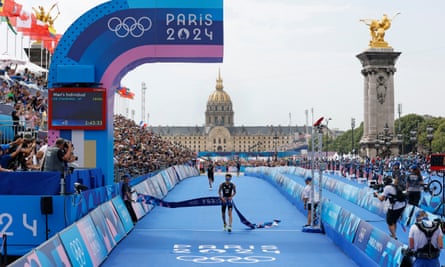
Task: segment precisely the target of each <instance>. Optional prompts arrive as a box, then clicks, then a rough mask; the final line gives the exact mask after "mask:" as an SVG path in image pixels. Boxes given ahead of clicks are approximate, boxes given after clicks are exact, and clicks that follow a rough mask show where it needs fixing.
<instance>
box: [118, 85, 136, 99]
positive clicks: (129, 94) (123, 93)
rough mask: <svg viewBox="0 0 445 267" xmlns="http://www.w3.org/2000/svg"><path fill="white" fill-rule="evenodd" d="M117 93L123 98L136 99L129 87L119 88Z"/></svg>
mask: <svg viewBox="0 0 445 267" xmlns="http://www.w3.org/2000/svg"><path fill="white" fill-rule="evenodd" d="M117 93H118V94H119V95H120V96H121V97H123V98H128V99H134V93H133V92H130V89H128V88H127V87H120V88H118V89H117Z"/></svg>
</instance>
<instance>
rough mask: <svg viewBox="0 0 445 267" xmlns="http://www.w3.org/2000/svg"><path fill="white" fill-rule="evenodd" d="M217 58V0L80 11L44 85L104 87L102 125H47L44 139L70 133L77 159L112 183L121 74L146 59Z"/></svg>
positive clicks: (149, 1) (127, 1) (157, 1)
mask: <svg viewBox="0 0 445 267" xmlns="http://www.w3.org/2000/svg"><path fill="white" fill-rule="evenodd" d="M222 60H223V1H222V0H189V1H182V0H113V1H109V2H106V3H103V4H101V5H99V6H97V7H95V8H93V9H91V10H89V11H88V12H86V13H85V14H83V15H82V16H81V17H79V19H77V20H76V21H75V22H74V23H73V24H72V25H71V26H70V27H69V28H68V30H67V31H66V32H65V34H64V35H63V37H62V39H61V40H60V41H59V44H58V46H57V48H56V50H55V53H54V55H53V57H52V59H51V66H50V71H49V76H48V86H49V88H55V87H72V86H81V87H85V86H88V87H96V86H100V87H104V88H106V89H107V122H106V125H107V126H106V129H105V130H103V131H101V130H85V131H79V130H62V131H55V130H50V132H49V141H50V143H51V142H54V140H55V139H56V138H57V137H63V138H67V139H71V140H72V141H73V143H74V145H75V147H76V149H77V148H80V149H78V151H77V152H78V153H79V152H80V153H81V155H78V156H79V158H80V161H81V162H80V165H81V166H83V167H100V168H102V170H103V172H104V174H105V177H106V183H107V184H111V183H112V182H113V174H114V168H113V103H114V95H115V92H116V89H117V88H119V87H120V81H121V79H122V78H123V77H124V76H125V75H126V74H127V73H128V72H129V71H131V70H133V69H134V68H136V67H137V66H139V65H142V64H145V63H153V62H200V63H211V62H222ZM49 104H50V105H51V103H49ZM79 108H82V107H79ZM87 141H88V142H87ZM91 146H93V147H91ZM91 151H93V153H94V155H95V156H94V158H95V160H90V162H86V161H85V159H86V158H88V155H86V153H91ZM90 158H91V157H90Z"/></svg>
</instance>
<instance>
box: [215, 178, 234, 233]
mask: <svg viewBox="0 0 445 267" xmlns="http://www.w3.org/2000/svg"><path fill="white" fill-rule="evenodd" d="M225 179H226V180H225V182H223V183H221V184H220V186H219V189H218V193H219V197H220V198H221V213H222V219H223V223H224V231H225V230H227V231H229V232H231V231H232V209H233V197H234V196H235V195H236V186H235V184H234V183H232V175H231V174H230V173H227V174H226V176H225ZM226 210H228V215H229V224H228V225H227V221H226Z"/></svg>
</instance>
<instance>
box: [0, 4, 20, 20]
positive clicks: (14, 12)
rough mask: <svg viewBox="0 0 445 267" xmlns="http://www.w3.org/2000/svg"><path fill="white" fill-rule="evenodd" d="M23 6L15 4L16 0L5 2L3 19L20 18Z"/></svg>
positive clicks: (2, 13) (1, 14)
mask: <svg viewBox="0 0 445 267" xmlns="http://www.w3.org/2000/svg"><path fill="white" fill-rule="evenodd" d="M22 8H23V5H21V4H19V3H16V2H14V0H4V2H3V12H1V13H0V16H3V17H18V16H20V12H21V11H22Z"/></svg>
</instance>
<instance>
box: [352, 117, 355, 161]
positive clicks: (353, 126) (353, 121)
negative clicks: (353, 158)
mask: <svg viewBox="0 0 445 267" xmlns="http://www.w3.org/2000/svg"><path fill="white" fill-rule="evenodd" d="M354 128H355V119H354V118H351V130H352V131H351V149H352V155H354V152H355V148H354Z"/></svg>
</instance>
